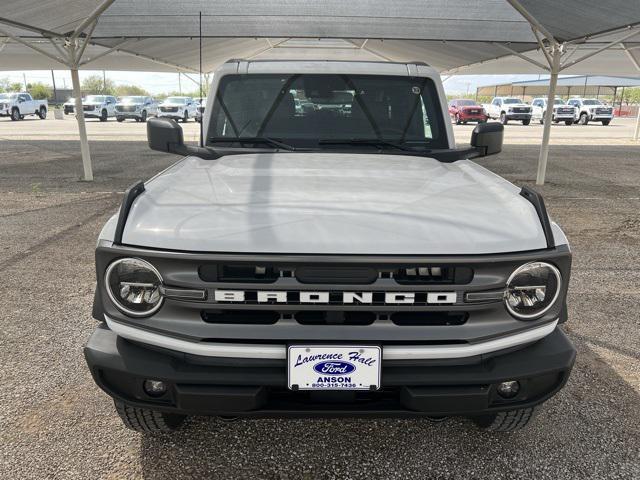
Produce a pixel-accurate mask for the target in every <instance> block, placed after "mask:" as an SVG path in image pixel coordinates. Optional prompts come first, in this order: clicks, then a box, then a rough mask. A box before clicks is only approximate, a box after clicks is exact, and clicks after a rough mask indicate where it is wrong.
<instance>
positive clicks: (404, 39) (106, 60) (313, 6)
mask: <svg viewBox="0 0 640 480" xmlns="http://www.w3.org/2000/svg"><path fill="white" fill-rule="evenodd" d="M638 25H640V2H639V1H637V0H634V1H632V2H630V1H628V0H562V1H561V2H560V1H557V0H354V1H350V2H345V1H344V0H325V1H323V2H318V1H317V0H246V1H243V2H230V1H228V0H183V1H176V0H4V1H3V8H2V10H0V70H15V69H28V68H32V69H44V68H47V69H48V68H61V66H67V67H68V68H70V69H71V73H72V79H73V80H74V90H75V96H76V97H77V98H78V103H77V107H78V108H77V111H78V113H79V114H78V115H77V118H78V126H79V129H80V138H81V146H82V153H83V163H84V167H85V178H86V179H91V178H92V173H91V163H90V157H89V149H88V144H87V142H86V133H85V132H84V119H83V115H82V113H81V112H82V109H81V108H80V107H81V105H80V103H79V102H80V99H79V96H80V91H79V80H78V73H77V71H78V69H80V68H89V69H110V70H155V71H166V70H173V71H190V72H197V71H199V68H200V61H201V60H202V70H203V71H204V72H210V71H212V70H213V69H215V68H216V66H218V65H219V64H221V63H223V62H224V61H226V60H227V59H229V58H237V57H242V58H246V59H261V58H286V59H296V58H306V59H309V58H317V59H343V60H370V59H376V60H382V61H400V62H409V61H422V62H425V63H428V64H430V65H432V66H434V67H435V68H437V69H439V70H440V71H443V72H447V73H453V72H458V73H463V72H464V73H494V74H495V73H530V72H531V71H535V72H536V73H538V72H541V71H550V72H551V78H552V80H551V82H550V85H549V94H550V95H551V96H552V95H554V91H555V83H556V79H557V76H558V73H559V71H561V70H563V71H566V72H567V73H599V72H600V70H598V69H600V68H602V69H607V72H606V73H609V74H631V72H630V71H632V73H636V71H640V63H639V61H638V60H639V57H638V55H640V35H638V33H639V32H640V29H638V30H636V29H635V28H636V27H637V26H638ZM200 43H201V44H202V50H201V52H202V57H201V56H200V48H199V47H200ZM625 57H626V58H625ZM600 73H605V72H600ZM550 123H551V122H545V130H544V135H543V146H542V149H541V157H540V168H539V171H538V182H539V183H542V182H543V181H544V170H545V168H546V152H547V146H548V135H549V127H548V126H547V125H549V124H550Z"/></svg>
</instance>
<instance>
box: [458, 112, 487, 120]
mask: <svg viewBox="0 0 640 480" xmlns="http://www.w3.org/2000/svg"><path fill="white" fill-rule="evenodd" d="M459 117H460V120H462V121H463V122H486V121H487V118H488V117H487V116H486V115H483V114H481V113H479V114H475V113H461V114H459Z"/></svg>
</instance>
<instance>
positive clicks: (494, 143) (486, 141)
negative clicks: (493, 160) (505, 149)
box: [471, 122, 504, 157]
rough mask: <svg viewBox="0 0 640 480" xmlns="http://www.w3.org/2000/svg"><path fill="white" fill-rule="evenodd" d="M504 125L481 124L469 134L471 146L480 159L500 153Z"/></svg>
mask: <svg viewBox="0 0 640 480" xmlns="http://www.w3.org/2000/svg"><path fill="white" fill-rule="evenodd" d="M503 136H504V125H502V124H501V123H498V122H491V123H481V124H479V125H477V126H476V128H474V129H473V132H472V133H471V146H472V147H473V148H475V149H476V150H477V151H478V153H479V155H480V156H481V157H486V156H487V155H493V154H495V153H500V152H501V151H502V140H503Z"/></svg>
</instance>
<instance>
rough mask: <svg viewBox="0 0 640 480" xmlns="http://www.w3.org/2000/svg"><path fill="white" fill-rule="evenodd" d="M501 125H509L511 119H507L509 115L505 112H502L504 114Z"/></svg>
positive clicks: (501, 116) (501, 115)
mask: <svg viewBox="0 0 640 480" xmlns="http://www.w3.org/2000/svg"><path fill="white" fill-rule="evenodd" d="M500 123H501V124H502V125H506V124H507V123H509V119H508V118H507V114H506V113H504V112H502V113H501V114H500Z"/></svg>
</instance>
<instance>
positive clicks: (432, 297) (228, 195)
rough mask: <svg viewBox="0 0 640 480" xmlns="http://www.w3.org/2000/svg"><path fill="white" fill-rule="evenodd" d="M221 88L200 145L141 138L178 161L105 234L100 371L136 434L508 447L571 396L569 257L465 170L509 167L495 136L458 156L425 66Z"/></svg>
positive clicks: (297, 72)
mask: <svg viewBox="0 0 640 480" xmlns="http://www.w3.org/2000/svg"><path fill="white" fill-rule="evenodd" d="M211 92H215V94H212V95H210V96H209V97H208V101H207V105H206V109H205V112H206V114H205V116H204V119H203V120H204V125H203V132H204V135H203V138H202V140H201V144H200V145H199V146H195V145H188V144H185V143H184V140H183V133H182V129H181V127H180V126H179V125H178V124H177V123H176V122H175V121H174V120H172V119H167V118H158V119H150V120H149V121H148V125H147V131H148V139H149V146H150V147H151V148H152V149H154V150H159V151H163V152H169V153H175V154H179V155H182V156H184V158H181V159H180V160H178V161H177V162H176V163H175V164H173V165H172V166H171V167H169V168H168V169H166V170H165V171H163V172H161V173H160V174H158V175H156V176H155V177H153V178H152V179H151V180H148V181H146V182H144V183H143V182H139V183H137V184H135V185H133V186H132V187H130V188H129V189H128V190H127V192H126V194H125V196H124V200H123V203H122V206H121V208H120V211H119V213H118V214H117V215H114V216H113V217H112V218H111V219H110V220H109V221H108V222H107V224H106V225H105V226H104V228H103V230H102V232H101V233H100V236H99V238H98V243H97V248H96V272H97V288H96V293H95V300H94V305H93V316H94V317H95V318H96V319H97V320H99V321H100V325H99V326H98V328H97V329H96V331H95V332H94V333H93V335H92V336H91V338H90V339H89V341H88V344H87V345H86V348H85V357H86V360H87V363H88V365H89V368H90V370H91V373H92V375H93V377H94V379H95V381H96V382H97V384H98V385H99V386H100V387H101V388H102V389H103V390H104V391H105V392H106V393H107V394H109V395H110V396H111V397H113V399H114V400H115V405H116V409H117V412H118V413H119V415H120V417H121V418H122V420H123V422H124V424H125V425H126V426H128V427H130V428H132V429H135V430H140V431H147V432H148V431H166V430H172V429H175V428H177V427H178V426H179V425H180V424H181V422H182V421H183V420H184V418H185V417H186V416H187V415H216V416H221V417H259V416H304V417H310V416H347V415H351V416H405V417H406V416H423V417H429V418H438V419H439V418H443V417H447V416H452V415H461V416H467V417H470V418H472V419H473V420H474V421H475V423H476V424H477V425H478V426H479V427H480V428H483V429H487V430H513V429H517V428H521V427H523V426H524V425H526V424H527V423H528V422H529V420H530V419H531V417H532V414H533V412H534V409H535V407H536V406H537V405H539V404H540V403H542V402H544V401H545V400H547V399H548V398H549V397H551V396H552V395H554V394H555V393H556V392H558V391H559V390H560V389H561V388H562V387H563V385H564V384H565V383H566V381H567V378H568V376H569V374H570V371H571V368H572V366H573V363H574V359H575V349H574V347H573V346H572V344H571V343H570V341H569V340H568V339H567V337H566V335H565V334H564V333H563V331H562V329H561V328H560V327H559V325H560V324H562V323H563V322H565V321H566V320H567V305H566V293H567V285H568V282H569V274H570V267H571V252H570V250H569V245H568V243H567V239H566V237H565V235H564V234H563V232H562V230H561V229H560V228H559V227H558V226H557V225H556V224H555V223H553V222H552V221H551V220H550V219H549V217H548V215H547V212H546V210H545V206H544V203H543V200H542V198H541V197H540V195H538V194H537V193H536V192H535V191H533V190H531V189H529V188H527V187H524V188H519V187H516V186H515V185H513V184H511V183H509V182H508V181H506V180H504V179H502V178H500V177H499V176H497V175H495V174H493V173H492V172H490V171H488V170H486V169H484V168H483V167H481V166H479V165H478V164H476V163H474V162H472V161H471V160H469V159H471V158H474V157H482V156H485V155H490V154H494V153H498V152H500V150H501V148H502V136H503V126H502V125H500V124H498V123H486V124H480V125H478V126H477V127H476V128H475V129H474V131H473V134H472V137H471V145H470V146H469V147H467V148H456V145H455V142H454V138H453V131H452V126H451V123H450V122H449V121H448V120H447V119H448V113H447V105H446V97H445V94H444V90H443V87H442V83H441V81H440V77H439V75H438V73H437V72H436V71H435V70H434V69H433V68H430V67H428V66H426V65H424V64H417V63H410V64H400V63H375V62H338V61H242V60H233V61H229V62H227V63H226V64H224V65H223V66H222V67H221V68H220V69H219V70H218V71H217V72H216V73H215V76H214V80H213V83H212V85H211ZM296 101H298V103H299V104H302V103H304V104H305V105H309V106H310V107H309V108H305V109H300V108H298V109H296ZM333 105H340V106H341V107H340V108H331V107H332V106H333Z"/></svg>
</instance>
